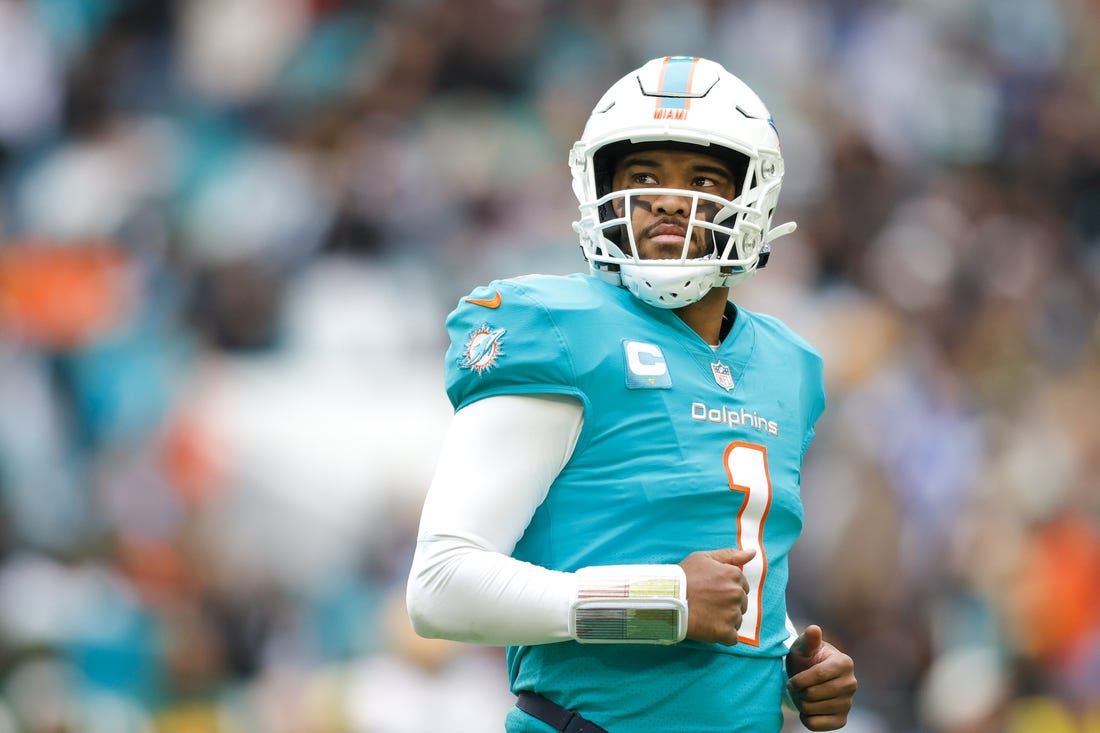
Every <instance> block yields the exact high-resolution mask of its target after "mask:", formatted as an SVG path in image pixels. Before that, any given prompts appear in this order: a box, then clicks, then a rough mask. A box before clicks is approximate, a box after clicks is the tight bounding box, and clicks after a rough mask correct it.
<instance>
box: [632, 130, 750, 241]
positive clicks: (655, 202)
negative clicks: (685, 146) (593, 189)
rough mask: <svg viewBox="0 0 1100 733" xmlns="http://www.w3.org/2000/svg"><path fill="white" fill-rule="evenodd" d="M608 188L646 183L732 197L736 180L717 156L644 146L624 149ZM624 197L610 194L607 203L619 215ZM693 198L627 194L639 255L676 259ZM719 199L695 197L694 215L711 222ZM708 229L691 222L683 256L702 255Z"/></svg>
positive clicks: (635, 186)
mask: <svg viewBox="0 0 1100 733" xmlns="http://www.w3.org/2000/svg"><path fill="white" fill-rule="evenodd" d="M611 186H612V190H613V191H623V190H627V189H645V188H677V189H683V190H687V191H699V192H701V193H708V194H714V195H717V196H721V197H722V198H725V199H729V200H732V199H733V198H735V196H736V189H737V184H736V182H735V181H734V179H733V172H732V171H731V170H730V168H729V166H728V165H726V164H725V163H724V162H722V160H720V159H719V158H715V157H713V156H710V155H706V154H704V153H696V152H692V151H687V150H644V151H639V152H637V153H628V154H626V155H625V156H623V157H622V158H621V159H620V160H619V161H618V163H616V165H615V170H614V173H613V174H612V180H611ZM624 205H625V200H624V199H622V198H618V199H615V200H614V201H613V202H612V206H613V207H614V208H615V213H616V215H617V216H623V207H624ZM691 205H692V197H690V196H676V195H671V194H654V195H652V196H645V195H639V196H632V197H631V199H630V207H631V212H630V224H631V226H632V227H633V228H634V239H635V243H636V244H637V247H638V256H639V257H641V258H642V259H678V258H679V257H681V256H682V253H683V249H684V237H685V235H686V234H687V228H688V216H689V215H690V214H691ZM718 209H719V206H718V204H716V203H714V202H711V201H705V200H703V199H700V200H699V204H698V206H697V207H696V211H695V218H696V219H701V220H704V221H713V220H714V216H715V214H717V213H718ZM709 238H710V237H709V236H708V232H707V230H706V229H703V228H701V227H695V228H693V229H692V232H691V246H690V248H689V250H688V257H702V256H703V255H705V254H707V253H708V252H709V251H710V249H711V247H710V246H709V245H708V244H707V240H709Z"/></svg>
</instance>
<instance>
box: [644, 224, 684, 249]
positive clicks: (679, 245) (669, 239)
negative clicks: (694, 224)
mask: <svg viewBox="0 0 1100 733" xmlns="http://www.w3.org/2000/svg"><path fill="white" fill-rule="evenodd" d="M686 236H687V227H685V226H683V225H682V224H679V223H676V222H669V221H660V222H657V223H656V224H653V225H651V226H649V227H648V228H647V229H646V230H645V238H646V239H648V240H649V242H650V243H651V244H655V245H659V246H661V247H662V248H663V247H669V246H674V247H676V249H677V250H683V248H684V237H686Z"/></svg>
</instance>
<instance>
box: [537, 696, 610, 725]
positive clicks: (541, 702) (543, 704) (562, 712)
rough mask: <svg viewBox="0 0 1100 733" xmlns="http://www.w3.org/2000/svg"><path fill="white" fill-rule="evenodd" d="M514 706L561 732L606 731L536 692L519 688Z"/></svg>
mask: <svg viewBox="0 0 1100 733" xmlns="http://www.w3.org/2000/svg"><path fill="white" fill-rule="evenodd" d="M516 707H517V708H519V709H520V710H522V711H523V712H525V713H527V714H528V715H533V716H534V717H536V718H538V719H539V720H541V721H542V722H544V723H546V724H547V725H549V726H550V727H551V728H553V729H554V730H556V731H561V733H607V731H606V730H604V729H603V728H601V727H600V726H598V725H596V724H595V723H593V722H592V721H591V720H588V719H587V718H582V717H581V716H580V715H579V714H578V713H576V712H574V711H572V710H569V709H568V708H563V707H562V706H561V705H558V704H557V703H556V702H554V701H553V700H548V699H547V698H545V697H543V696H542V695H540V694H538V693H537V692H531V691H530V690H520V692H519V695H518V699H517V700H516Z"/></svg>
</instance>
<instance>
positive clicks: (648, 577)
mask: <svg viewBox="0 0 1100 733" xmlns="http://www.w3.org/2000/svg"><path fill="white" fill-rule="evenodd" d="M576 576H577V593H576V596H575V597H574V598H573V602H572V604H571V605H570V608H569V633H570V635H571V636H572V637H573V638H574V639H576V640H577V641H579V642H584V643H589V644H675V643H677V642H680V641H683V639H684V637H685V636H686V635H687V614H688V608H687V579H686V578H685V577H684V571H683V569H682V568H681V567H680V566H679V565H603V566H594V567H587V568H581V569H580V570H578V571H577V572H576Z"/></svg>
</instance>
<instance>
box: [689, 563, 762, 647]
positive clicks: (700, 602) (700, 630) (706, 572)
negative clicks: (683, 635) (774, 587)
mask: <svg viewBox="0 0 1100 733" xmlns="http://www.w3.org/2000/svg"><path fill="white" fill-rule="evenodd" d="M755 554H756V550H734V549H728V548H727V549H722V550H701V551H699V552H693V553H691V554H690V555H688V556H687V557H685V558H684V559H683V560H681V561H680V567H682V568H683V569H684V574H685V575H686V576H687V602H688V629H687V638H688V639H695V640H696V641H712V642H718V643H719V644H725V645H726V646H731V645H733V644H736V643H737V630H738V629H739V628H741V619H742V618H743V617H744V614H745V611H746V610H747V609H748V607H749V582H748V581H747V580H746V579H745V574H744V573H742V572H741V566H743V565H744V564H745V563H746V562H748V561H749V560H751V559H752V557H753V556H754V555H755Z"/></svg>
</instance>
